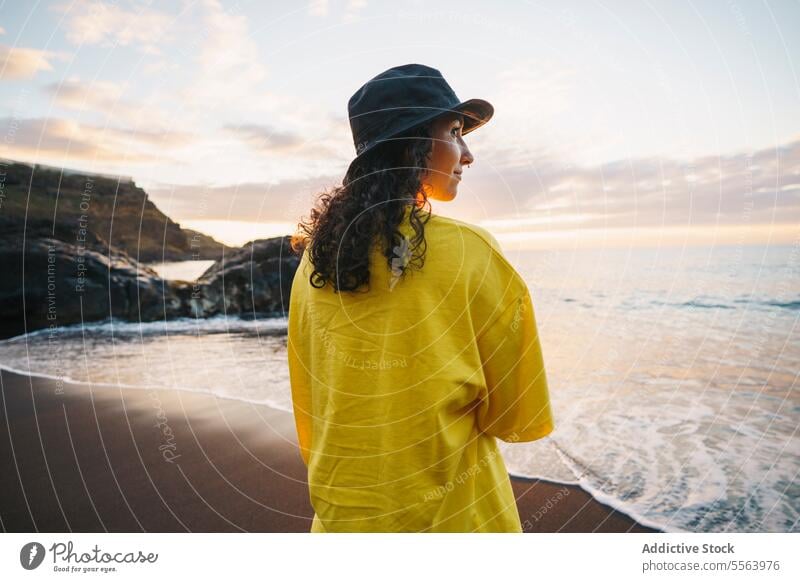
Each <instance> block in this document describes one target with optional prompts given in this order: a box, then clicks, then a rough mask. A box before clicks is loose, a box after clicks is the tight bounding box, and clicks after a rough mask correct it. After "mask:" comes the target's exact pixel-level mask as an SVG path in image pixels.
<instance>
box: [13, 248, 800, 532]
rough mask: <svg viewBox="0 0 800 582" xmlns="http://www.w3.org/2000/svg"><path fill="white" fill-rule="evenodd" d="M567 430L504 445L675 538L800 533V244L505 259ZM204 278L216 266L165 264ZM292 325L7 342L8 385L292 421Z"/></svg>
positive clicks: (516, 458) (519, 467)
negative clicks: (21, 380) (37, 378)
mask: <svg viewBox="0 0 800 582" xmlns="http://www.w3.org/2000/svg"><path fill="white" fill-rule="evenodd" d="M507 256H508V258H509V260H510V261H511V262H512V264H514V266H515V267H516V268H517V270H518V271H519V272H520V274H521V275H522V276H523V277H524V279H525V280H526V281H527V283H528V287H529V289H530V291H531V296H532V298H533V304H534V312H535V316H536V320H537V323H538V327H539V333H540V338H541V343H542V351H543V356H544V361H545V366H546V374H547V379H548V384H549V387H550V396H551V402H552V408H553V414H554V420H555V430H554V431H553V433H551V435H550V436H548V437H546V438H544V439H541V440H538V441H535V442H532V443H504V442H499V444H500V449H501V452H502V454H503V458H504V459H505V462H506V466H507V467H508V469H509V472H510V473H511V474H513V475H518V476H522V477H535V478H540V479H544V480H548V481H551V482H554V483H568V484H577V485H579V486H580V487H582V488H583V489H585V490H586V491H588V492H589V493H591V494H592V495H593V496H595V497H596V498H597V499H598V500H600V501H601V502H603V503H606V504H609V505H611V506H613V507H615V508H617V509H618V510H620V511H622V512H624V513H626V514H628V515H630V516H631V517H633V518H635V519H637V520H638V521H639V522H641V523H643V524H645V525H650V526H653V527H657V528H660V529H662V530H665V531H674V532H796V531H800V525H798V524H800V521H799V519H800V481H799V480H798V472H800V435H798V426H799V425H800V390H798V372H799V371H800V332H799V330H798V318H800V244H794V245H774V246H773V245H768V246H748V245H729V246H708V247H697V246H694V247H680V246H677V247H652V248H601V249H548V250H525V251H509V252H508V253H507ZM151 266H153V267H154V268H156V270H159V269H161V272H163V273H164V274H165V276H168V277H170V278H179V279H185V280H192V279H193V278H195V277H197V276H199V275H200V274H201V273H202V272H203V271H204V270H205V269H206V268H207V267H208V262H207V261H196V262H195V261H190V262H185V263H182V264H174V263H173V264H169V265H166V266H165V265H151ZM286 324H287V321H286V318H285V317H283V318H269V319H257V318H256V319H253V318H239V317H225V316H219V317H214V318H211V319H205V320H195V319H181V320H175V321H169V322H163V321H162V322H153V323H141V324H140V323H126V322H120V321H114V322H111V321H105V322H97V323H90V324H86V325H74V326H69V327H61V328H59V329H58V332H57V333H56V336H55V339H54V338H51V337H49V335H50V334H49V332H48V331H47V330H40V331H38V332H33V333H29V334H27V335H23V336H17V337H14V338H10V339H7V340H4V341H2V342H0V365H2V366H3V367H5V368H7V369H11V370H15V371H21V372H24V373H33V374H38V375H45V376H50V377H58V378H61V379H63V380H65V381H68V382H77V383H84V382H92V383H101V384H109V385H113V386H120V387H122V388H123V389H132V390H133V389H148V388H153V387H160V388H176V389H182V390H189V391H198V392H206V393H211V394H216V395H218V396H220V397H224V398H234V399H239V400H243V401H247V402H251V403H257V404H264V405H268V406H272V407H275V408H278V409H282V410H286V411H291V396H290V390H289V374H288V368H287V362H286Z"/></svg>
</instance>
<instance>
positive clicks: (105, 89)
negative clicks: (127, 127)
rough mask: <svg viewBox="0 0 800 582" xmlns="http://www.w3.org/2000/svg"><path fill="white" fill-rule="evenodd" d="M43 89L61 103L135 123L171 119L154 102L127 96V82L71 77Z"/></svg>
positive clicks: (161, 123) (160, 122) (161, 122)
mask: <svg viewBox="0 0 800 582" xmlns="http://www.w3.org/2000/svg"><path fill="white" fill-rule="evenodd" d="M44 91H45V92H46V93H48V94H50V95H52V96H53V99H54V101H55V102H56V103H57V104H58V105H60V106H61V107H65V108H67V109H75V110H78V111H95V112H98V113H102V114H104V115H106V116H108V117H109V118H113V119H114V120H123V121H125V122H127V123H128V124H131V125H134V126H138V125H142V124H146V125H148V126H150V127H152V126H166V125H169V124H171V123H172V120H171V119H170V117H169V116H167V114H166V113H163V112H162V111H161V110H160V109H159V108H158V107H157V106H154V105H153V104H151V103H141V104H136V103H133V102H131V101H128V100H126V99H124V98H123V96H124V95H126V94H129V93H130V91H129V90H128V87H127V85H120V84H118V83H111V82H108V81H96V80H95V81H81V80H80V79H77V78H72V79H68V80H65V81H62V82H60V83H51V84H49V85H46V86H45V87H44Z"/></svg>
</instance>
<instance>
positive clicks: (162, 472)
mask: <svg viewBox="0 0 800 582" xmlns="http://www.w3.org/2000/svg"><path fill="white" fill-rule="evenodd" d="M0 387H1V388H2V399H0V407H2V412H0V424H2V426H1V427H0V461H1V462H2V466H3V467H4V470H3V471H2V472H0V491H2V496H0V526H1V527H2V529H3V531H7V532H29V531H30V532H33V531H40V532H68V531H72V532H102V531H109V532H139V531H148V532H181V531H192V532H228V531H252V532H256V531H257V532H307V531H308V530H309V528H310V525H311V519H312V517H313V510H312V507H311V504H310V502H309V500H308V488H307V483H306V471H305V466H304V465H303V462H302V460H301V458H300V454H299V451H298V449H297V444H296V441H295V436H294V422H293V419H292V417H291V415H290V414H288V413H286V412H284V411H281V410H276V409H272V408H270V407H267V406H261V405H255V404H248V403H246V402H243V401H238V400H233V399H225V398H219V397H217V396H214V395H210V394H200V393H193V392H187V391H180V390H145V389H141V390H139V389H131V388H118V387H113V386H106V385H76V384H65V383H61V382H58V381H56V380H52V379H49V378H41V377H32V376H27V375H21V374H16V373H13V372H9V371H6V370H0ZM512 484H513V487H514V492H515V494H516V498H517V504H518V507H519V514H520V519H521V521H522V524H523V529H524V530H525V531H526V532H652V531H656V530H652V529H650V528H647V527H644V526H642V525H640V524H639V523H637V522H636V521H634V520H632V519H631V518H629V517H628V516H626V515H624V514H622V513H620V512H618V511H616V510H614V509H612V508H610V507H608V506H606V505H603V504H601V503H599V502H598V501H597V500H595V499H594V498H593V497H592V496H591V495H589V494H588V493H586V492H585V491H583V490H582V489H581V488H580V487H577V486H569V485H556V484H553V483H549V482H545V481H539V480H535V479H533V480H528V479H518V478H512Z"/></svg>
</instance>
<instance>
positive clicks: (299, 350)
mask: <svg viewBox="0 0 800 582" xmlns="http://www.w3.org/2000/svg"><path fill="white" fill-rule="evenodd" d="M304 256H305V255H304ZM303 265H304V261H301V263H300V266H299V267H298V270H297V274H296V275H295V279H294V282H293V289H292V291H291V295H290V298H289V314H288V338H287V342H286V348H287V358H288V361H289V384H290V386H291V392H292V408H293V411H294V421H295V427H296V429H297V442H298V445H299V447H300V455H301V456H302V458H303V462H305V464H306V465H308V460H309V454H310V451H311V428H312V424H311V420H312V402H311V374H310V372H309V370H308V365H309V362H307V361H305V359H304V356H303V354H305V353H306V350H305V349H304V348H305V343H304V342H307V341H308V340H309V337H310V336H309V330H308V319H307V317H306V312H305V309H304V307H305V306H304V305H303V296H304V295H303V294H302V293H300V290H299V286H300V285H302V284H304V283H306V282H307V280H304V279H307V277H308V274H307V273H306V272H305V271H304V269H303Z"/></svg>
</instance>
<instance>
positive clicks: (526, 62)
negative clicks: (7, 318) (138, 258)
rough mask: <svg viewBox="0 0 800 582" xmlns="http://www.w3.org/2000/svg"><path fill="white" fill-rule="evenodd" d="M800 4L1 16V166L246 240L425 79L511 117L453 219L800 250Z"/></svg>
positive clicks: (368, 4) (294, 218)
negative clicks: (407, 80) (404, 68)
mask: <svg viewBox="0 0 800 582" xmlns="http://www.w3.org/2000/svg"><path fill="white" fill-rule="evenodd" d="M797 30H800V2H797V1H792V0H786V1H769V2H767V1H748V2H744V1H742V0H740V1H734V0H718V1H698V0H695V1H683V0H674V1H658V2H655V1H652V0H638V1H634V0H630V1H603V2H594V1H591V0H582V1H570V0H566V1H565V0H560V1H558V2H554V1H553V2H544V1H540V2H528V1H519V2H498V3H492V4H490V3H486V2H478V1H466V0H459V1H457V2H455V1H437V2H430V1H426V2H424V1H416V0H408V1H402V0H392V1H381V2H376V1H368V0H341V1H338V2H337V1H333V0H330V1H312V2H298V1H285V2H278V1H272V0H270V1H269V2H258V1H250V2H248V1H238V2H221V1H217V0H191V1H190V0H183V1H159V2H152V1H139V0H114V1H111V0H109V1H94V0H75V1H60V0H57V1H54V2H35V1H31V2H22V1H16V2H10V1H5V2H2V3H1V4H0V132H2V134H3V136H2V139H0V148H2V149H0V157H1V158H6V159H13V160H21V161H26V162H35V163H41V164H47V165H52V166H58V167H66V168H71V169H75V170H81V171H88V172H99V173H105V174H114V175H122V176H130V177H132V178H133V179H134V180H135V182H136V183H137V184H138V185H140V186H142V187H143V188H145V189H146V190H147V192H148V193H149V194H150V197H151V199H152V200H153V202H155V204H156V205H157V206H158V207H159V208H161V210H163V211H164V212H165V213H167V214H168V215H169V216H170V217H171V218H173V219H174V220H175V221H176V222H179V223H180V224H181V225H182V226H185V227H189V228H197V229H199V230H202V231H203V232H207V233H208V234H211V235H212V236H215V237H217V238H218V239H220V240H223V241H225V242H228V243H230V244H242V243H243V242H245V241H247V240H251V239H254V238H263V237H266V236H278V235H281V234H288V233H289V232H291V231H293V230H294V226H295V225H296V223H297V222H298V221H299V220H301V218H303V217H307V216H308V211H309V210H310V207H311V206H312V205H313V202H314V200H315V196H316V195H318V194H319V193H320V192H321V191H323V190H325V189H330V188H332V187H334V186H336V185H339V184H341V180H342V178H343V176H344V172H345V170H346V168H347V166H348V164H349V163H350V161H351V160H352V158H353V157H354V156H355V148H354V146H353V141H352V136H351V133H350V127H349V122H348V113H347V102H348V99H349V98H350V96H351V95H352V94H353V93H355V92H356V91H357V90H358V88H359V87H360V86H361V85H363V84H364V83H365V82H367V81H368V80H369V79H371V78H372V77H374V76H376V75H378V74H379V73H380V72H382V71H384V70H386V69H388V68H390V67H393V66H397V65H401V64H407V63H422V64H426V65H428V66H432V67H434V68H436V69H438V70H439V71H441V72H442V74H443V76H444V77H445V79H446V80H447V81H448V83H449V84H450V85H451V86H452V87H453V89H454V90H455V92H456V94H457V95H458V96H459V98H460V99H462V100H467V99H470V98H476V97H477V98H482V99H486V100H487V101H489V102H490V103H492V104H493V105H494V107H495V114H494V117H493V118H492V120H491V121H490V122H489V123H487V124H486V125H485V126H483V127H481V128H479V129H478V130H476V131H475V132H472V133H470V134H469V135H467V136H465V140H466V141H467V143H468V145H469V146H470V150H471V151H472V153H473V154H474V156H475V162H474V164H473V165H472V167H470V168H468V169H465V175H464V179H463V181H462V182H461V183H460V185H459V192H458V197H457V198H456V200H454V201H452V202H439V201H432V205H433V210H434V212H435V213H440V214H444V215H448V216H453V217H455V218H459V219H462V220H466V221H470V222H474V223H477V224H481V225H482V226H485V227H486V228H488V229H490V230H491V231H492V232H493V233H495V234H496V235H497V237H498V239H499V240H500V241H501V243H503V244H504V245H506V246H508V247H514V248H539V247H547V246H589V247H592V246H598V245H605V246H628V245H633V246H635V245H639V246H641V245H661V244H665V245H666V244H670V245H676V244H677V245H680V244H749V243H752V244H763V243H781V244H784V243H785V244H790V243H796V242H797V241H798V240H800V83H799V82H798V77H799V76H800V74H799V73H800V35H798V34H797V33H796V31H797Z"/></svg>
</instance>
